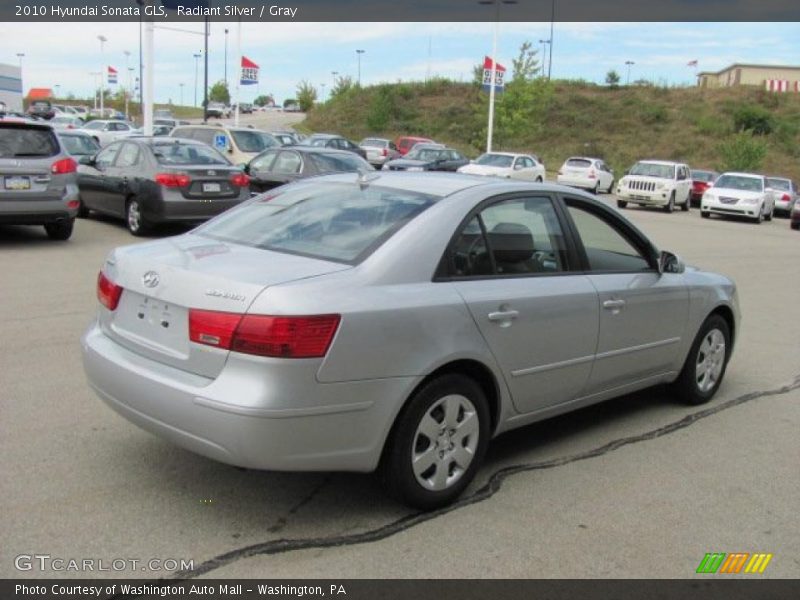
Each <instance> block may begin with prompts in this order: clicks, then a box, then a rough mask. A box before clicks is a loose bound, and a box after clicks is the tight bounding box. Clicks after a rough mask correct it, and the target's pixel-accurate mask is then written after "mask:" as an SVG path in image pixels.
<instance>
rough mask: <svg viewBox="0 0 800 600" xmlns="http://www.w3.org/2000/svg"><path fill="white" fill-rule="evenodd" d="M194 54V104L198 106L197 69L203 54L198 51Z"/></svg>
mask: <svg viewBox="0 0 800 600" xmlns="http://www.w3.org/2000/svg"><path fill="white" fill-rule="evenodd" d="M192 56H194V106H197V69H198V67H199V66H200V63H199V62H198V60H199V58H200V57H201V56H202V54H200V53H199V52H196V53H195V54H193V55H192Z"/></svg>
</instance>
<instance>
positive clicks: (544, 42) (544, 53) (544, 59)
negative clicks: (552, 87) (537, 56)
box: [539, 40, 550, 77]
mask: <svg viewBox="0 0 800 600" xmlns="http://www.w3.org/2000/svg"><path fill="white" fill-rule="evenodd" d="M539 43H540V44H541V45H542V77H544V65H545V63H546V62H547V44H549V43H550V40H539Z"/></svg>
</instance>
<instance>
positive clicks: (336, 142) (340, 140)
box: [300, 133, 367, 160]
mask: <svg viewBox="0 0 800 600" xmlns="http://www.w3.org/2000/svg"><path fill="white" fill-rule="evenodd" d="M300 143H301V144H303V145H304V146H314V147H315V148H333V149H336V150H347V151H348V152H355V153H356V154H358V155H359V156H360V157H361V158H363V159H364V160H366V159H367V151H366V150H364V149H363V148H362V147H361V146H359V145H358V144H356V143H355V142H351V141H350V140H348V139H347V138H345V137H342V136H340V135H334V134H331V133H315V134H314V135H310V136H308V137H307V138H306V139H304V140H303V141H302V142H300Z"/></svg>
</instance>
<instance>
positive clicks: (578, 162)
mask: <svg viewBox="0 0 800 600" xmlns="http://www.w3.org/2000/svg"><path fill="white" fill-rule="evenodd" d="M567 166H568V167H578V168H580V169H588V168H589V167H591V166H592V161H590V160H586V159H585V158H570V159H569V160H568V161H567Z"/></svg>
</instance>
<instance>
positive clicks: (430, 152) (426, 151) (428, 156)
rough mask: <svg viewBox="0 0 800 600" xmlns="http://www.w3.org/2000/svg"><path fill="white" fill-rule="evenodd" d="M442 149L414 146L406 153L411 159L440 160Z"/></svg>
mask: <svg viewBox="0 0 800 600" xmlns="http://www.w3.org/2000/svg"><path fill="white" fill-rule="evenodd" d="M441 154H442V150H439V149H438V148H414V149H413V150H412V151H411V152H409V153H408V154H406V158H407V159H409V160H439V158H440V156H441Z"/></svg>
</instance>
